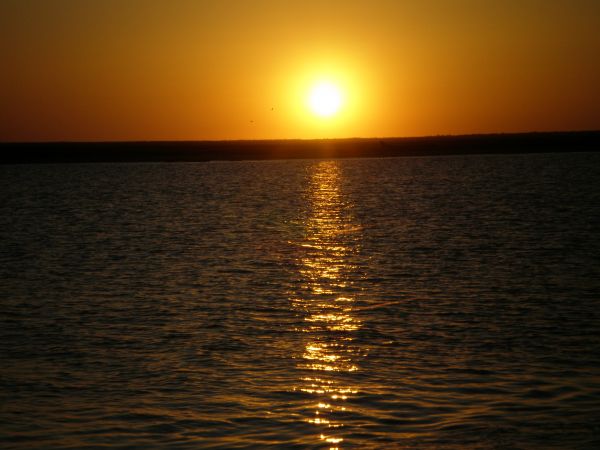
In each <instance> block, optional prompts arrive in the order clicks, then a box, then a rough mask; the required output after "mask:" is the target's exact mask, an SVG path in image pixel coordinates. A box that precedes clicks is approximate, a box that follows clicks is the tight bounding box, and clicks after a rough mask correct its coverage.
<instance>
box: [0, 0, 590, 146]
mask: <svg viewBox="0 0 600 450" xmlns="http://www.w3.org/2000/svg"><path fill="white" fill-rule="evenodd" d="M599 30H600V2H599V1H595V0H571V1H566V0H565V1H553V0H546V1H542V0H540V1H537V0H536V1H533V0H521V1H512V0H508V1H504V2H496V1H491V0H490V1H486V0H473V1H412V2H408V1H406V2H405V1H399V0H390V1H378V0H370V1H351V0H340V1H308V0H306V1H294V0H289V1H283V0H282V1H275V0H270V1H269V0H244V1H241V0H238V1H234V0H218V1H177V0H172V1H166V0H165V1H159V0H144V1H136V0H129V1H122V0H103V1H92V0H53V1H46V0H38V1H36V0H2V2H0V55H1V57H2V63H1V69H0V141H30V140H155V139H161V140H193V139H271V138H323V137H325V138H334V137H354V136H360V137H371V136H373V137H375V136H377V137H385V136H415V135H429V134H462V133H482V132H483V133H485V132H515V131H531V130H538V131H544V130H582V129H600V31H599ZM323 79H326V80H330V81H333V82H335V83H336V84H338V85H339V86H340V87H341V89H342V90H343V91H344V92H345V103H344V105H343V106H342V108H341V110H340V112H339V114H337V115H335V116H332V117H330V118H327V119H324V118H319V117H316V116H314V115H313V114H311V113H310V111H309V110H308V109H307V106H306V100H307V96H308V89H309V88H310V86H311V84H312V83H314V82H316V81H319V80H323Z"/></svg>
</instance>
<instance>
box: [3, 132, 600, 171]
mask: <svg viewBox="0 0 600 450" xmlns="http://www.w3.org/2000/svg"><path fill="white" fill-rule="evenodd" d="M599 149H600V131H580V132H544V133H516V134H479V135H461V136H428V137H411V138H382V139H378V138H366V139H363V138H353V139H319V140H264V141H147V142H28V143H21V142H20V143H10V142H8V143H0V163H1V164H26V163H95V162H143V161H147V162H153V161H154V162H159V161H164V162H170V161H172V162H175V161H218V160H222V161H223V160H224V161H237V160H265V159H300V158H302V159H305V158H306V159H308V158H361V157H402V156H431V155H463V154H514V153H549V152H588V151H598V150H599Z"/></svg>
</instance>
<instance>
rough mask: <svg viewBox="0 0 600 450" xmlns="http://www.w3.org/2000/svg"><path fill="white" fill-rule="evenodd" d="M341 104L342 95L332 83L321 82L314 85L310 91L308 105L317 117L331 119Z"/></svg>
mask: <svg viewBox="0 0 600 450" xmlns="http://www.w3.org/2000/svg"><path fill="white" fill-rule="evenodd" d="M342 103H343V98H342V93H341V91H340V89H339V88H338V87H337V86H336V85H335V84H333V83H329V82H321V83H318V84H316V85H314V86H313V87H312V89H311V90H310V93H309V98H308V104H309V106H310V109H311V110H312V112H313V113H314V114H316V115H317V116H320V117H331V116H333V115H335V114H336V113H337V112H338V111H339V109H340V107H341V106H342Z"/></svg>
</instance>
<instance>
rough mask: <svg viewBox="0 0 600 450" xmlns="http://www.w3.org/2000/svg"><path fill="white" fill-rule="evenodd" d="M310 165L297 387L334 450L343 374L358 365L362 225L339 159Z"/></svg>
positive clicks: (347, 391)
mask: <svg viewBox="0 0 600 450" xmlns="http://www.w3.org/2000/svg"><path fill="white" fill-rule="evenodd" d="M311 169H312V173H311V175H310V187H309V192H308V197H309V200H308V201H309V204H310V206H309V213H308V215H307V217H306V219H305V223H304V225H305V238H304V241H303V242H302V243H301V245H302V247H303V253H302V254H303V257H302V258H301V261H300V265H299V267H300V268H299V271H300V274H301V280H302V281H301V283H302V286H301V288H300V289H299V291H298V292H297V293H296V294H297V295H295V296H294V297H293V298H292V302H293V305H294V307H295V308H296V309H297V310H298V311H299V312H300V313H301V314H302V315H303V316H304V326H303V327H302V329H301V330H300V331H301V332H302V333H303V337H304V349H303V352H302V355H301V357H300V358H299V363H298V368H299V369H300V370H301V372H302V373H303V374H304V375H303V377H302V379H301V383H300V385H299V386H298V387H297V389H298V390H300V391H301V392H303V393H305V394H308V395H309V397H310V398H311V399H312V404H311V409H312V410H313V412H314V414H312V415H311V416H309V417H308V418H307V419H306V420H307V421H308V422H310V423H312V424H314V425H315V426H317V427H319V431H318V436H319V439H321V440H322V441H324V442H323V443H324V444H328V445H330V447H329V448H330V449H331V450H334V449H340V448H341V445H342V443H343V440H344V438H343V437H342V435H343V426H344V424H343V421H342V420H340V419H339V417H340V416H341V417H343V415H344V413H345V412H348V406H347V402H346V400H347V399H349V398H350V397H351V396H352V395H353V394H356V393H357V387H356V386H353V385H351V384H349V383H347V382H345V381H344V374H348V373H351V372H354V371H357V370H360V368H359V366H358V364H357V362H358V361H357V360H358V357H359V356H360V354H361V351H360V348H359V347H357V346H356V345H355V344H354V342H353V341H354V337H353V332H355V331H356V330H358V329H359V328H360V326H361V323H360V321H359V320H358V319H357V318H356V317H355V316H354V315H353V304H354V302H355V298H354V296H353V295H352V292H353V287H352V285H353V277H354V274H355V273H356V272H357V267H356V265H355V264H353V260H354V259H355V256H356V254H357V253H358V251H359V238H360V232H361V230H360V227H359V226H358V225H357V224H356V221H355V219H354V218H353V217H352V215H351V213H350V207H349V204H348V203H347V201H346V200H345V199H344V197H343V195H342V193H341V187H340V167H339V165H338V163H337V162H335V161H323V162H319V163H317V164H316V165H315V166H313V167H311ZM313 408H314V409H313Z"/></svg>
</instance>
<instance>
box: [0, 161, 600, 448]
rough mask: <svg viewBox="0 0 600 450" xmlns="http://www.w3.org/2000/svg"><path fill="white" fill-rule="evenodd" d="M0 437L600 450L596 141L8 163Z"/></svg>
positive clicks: (94, 443)
mask: <svg viewBox="0 0 600 450" xmlns="http://www.w3.org/2000/svg"><path fill="white" fill-rule="evenodd" d="M0 200H1V202H0V208H1V209H0V212H1V214H0V280H1V285H0V296H1V304H0V306H1V310H0V358H1V360H0V447H2V448H3V449H10V448H19V449H21V448H52V449H60V448H105V447H106V448H107V447H111V448H140V449H158V448H160V449H163V448H185V449H187V448H190V449H195V448H222V449H237V448H248V449H250V448H267V447H273V448H299V449H303V448H326V449H329V448H339V449H349V448H360V449H387V448H598V447H600V420H599V417H600V332H599V331H600V294H599V292H600V233H598V230H599V227H598V225H599V220H598V218H599V217H600V155H598V154H591V153H589V154H585V153H581V154H572V155H567V154H548V155H544V154H542V155H516V156H468V157H467V156H465V157H439V158H434V157H431V158H406V159H363V160H333V161H309V160H307V161H272V162H237V163H225V162H224V163H208V164H201V163H200V164H185V163H183V164H131V165H119V164H106V165H47V166H34V165H31V166H3V167H0Z"/></svg>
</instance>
